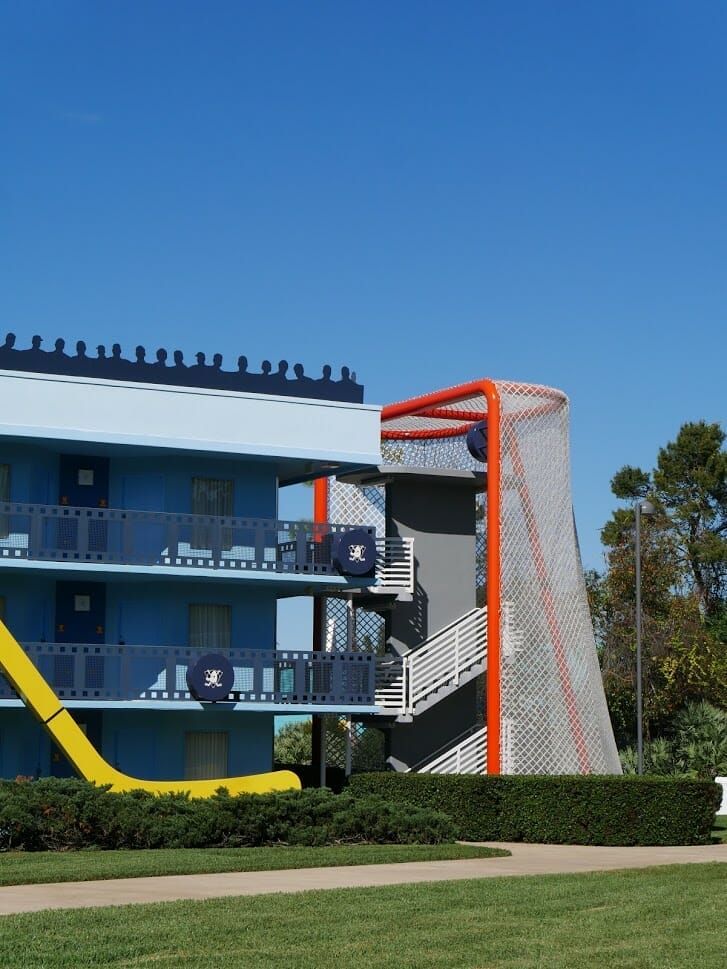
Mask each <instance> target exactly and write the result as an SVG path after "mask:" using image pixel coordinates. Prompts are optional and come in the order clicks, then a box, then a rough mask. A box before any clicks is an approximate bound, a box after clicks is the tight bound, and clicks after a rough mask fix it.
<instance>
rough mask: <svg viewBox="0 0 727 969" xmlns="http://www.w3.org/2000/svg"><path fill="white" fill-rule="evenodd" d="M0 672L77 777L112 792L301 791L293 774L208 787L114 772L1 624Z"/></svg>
mask: <svg viewBox="0 0 727 969" xmlns="http://www.w3.org/2000/svg"><path fill="white" fill-rule="evenodd" d="M0 671H2V672H3V673H4V674H5V676H6V677H7V679H8V680H9V681H10V683H11V684H12V686H13V688H14V689H15V690H16V691H17V693H18V695H19V696H20V698H21V700H22V701H23V703H24V704H25V705H26V706H27V707H28V708H29V709H30V710H32V711H33V713H34V714H35V715H36V717H37V718H38V719H39V720H40V722H41V724H42V725H43V726H44V727H45V729H46V730H47V731H48V733H49V734H50V735H51V737H52V738H53V740H54V741H55V743H56V744H57V745H58V746H59V747H60V749H61V750H62V751H63V753H64V754H65V755H66V757H67V758H68V760H69V761H70V762H71V763H72V764H73V766H74V767H75V769H76V771H77V772H78V773H79V774H80V775H81V777H85V779H86V780H87V781H92V782H93V783H94V784H110V785H111V787H110V790H112V791H116V792H121V791H138V790H142V791H151V792H152V793H154V794H169V793H172V792H177V791H179V792H188V793H189V795H190V796H191V797H212V795H213V794H214V793H215V791H216V790H217V789H218V788H220V787H226V788H227V790H228V791H229V792H230V794H243V793H244V794H267V793H269V792H271V791H286V790H290V789H295V790H300V787H301V783H300V780H299V779H298V777H297V776H296V775H295V774H294V773H293V772H292V771H288V770H278V771H269V772H268V773H265V774H250V775H249V776H247V777H220V778H217V779H215V780H208V781H145V780H141V779H140V778H138V777H129V775H128V774H122V773H121V771H118V770H116V768H114V767H112V766H111V765H110V764H109V763H108V762H107V761H105V760H104V759H103V757H102V756H101V755H100V754H99V752H98V751H97V750H96V748H95V747H94V746H93V744H92V743H91V742H90V741H89V740H88V738H87V737H86V735H85V734H84V733H83V731H82V730H81V728H80V727H79V726H78V724H77V723H76V722H75V720H74V719H73V717H72V716H71V715H70V713H69V712H68V710H67V709H66V708H65V707H64V706H63V704H62V703H61V701H60V700H59V699H58V697H57V696H56V695H55V693H54V692H53V690H52V689H51V688H50V686H49V685H48V683H47V682H46V681H45V679H44V678H43V677H42V676H41V674H40V673H39V672H38V670H37V669H36V667H35V665H34V664H33V662H32V660H31V659H30V658H29V657H28V656H27V655H26V653H25V651H24V650H23V648H22V646H21V645H20V644H19V643H18V642H17V640H16V639H15V638H14V637H13V635H12V634H11V633H10V632H9V630H8V629H7V627H6V626H5V625H4V623H2V622H0Z"/></svg>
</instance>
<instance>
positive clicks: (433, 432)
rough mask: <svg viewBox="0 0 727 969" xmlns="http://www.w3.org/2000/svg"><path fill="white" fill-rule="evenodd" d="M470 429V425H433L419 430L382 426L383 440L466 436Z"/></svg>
mask: <svg viewBox="0 0 727 969" xmlns="http://www.w3.org/2000/svg"><path fill="white" fill-rule="evenodd" d="M468 430H469V425H467V426H465V427H431V428H423V429H420V430H417V431H413V430H409V431H405V430H403V429H402V430H400V431H396V430H386V429H385V428H383V427H382V428H381V440H382V441H433V440H435V438H440V437H464V435H465V434H466V433H467V431H468Z"/></svg>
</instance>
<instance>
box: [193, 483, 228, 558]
mask: <svg viewBox="0 0 727 969" xmlns="http://www.w3.org/2000/svg"><path fill="white" fill-rule="evenodd" d="M233 486H234V482H233V481H231V480H227V479H224V478H192V514H193V515H214V516H215V517H217V518H232V505H233ZM214 540H215V529H214V528H213V527H212V526H209V525H195V526H194V528H193V530H192V547H193V548H211V547H212V546H213V545H214V543H215V541H214ZM220 540H221V547H222V548H223V549H230V548H232V529H231V528H223V529H222V530H221V535H220Z"/></svg>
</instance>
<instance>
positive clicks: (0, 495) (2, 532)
mask: <svg viewBox="0 0 727 969" xmlns="http://www.w3.org/2000/svg"><path fill="white" fill-rule="evenodd" d="M3 501H10V465H9V464H0V502H3ZM9 530H10V516H9V515H3V514H2V513H1V512H0V538H7V537H8V534H9Z"/></svg>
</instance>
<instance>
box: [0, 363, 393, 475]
mask: <svg viewBox="0 0 727 969" xmlns="http://www.w3.org/2000/svg"><path fill="white" fill-rule="evenodd" d="M379 434H380V408H379V407H375V406H372V405H368V404H354V403H346V402H340V401H327V400H314V399H305V398H297V397H282V396H281V397H278V396H274V395H267V394H266V395H262V394H251V393H239V392H234V391H225V390H210V389H201V388H195V387H173V386H166V385H160V384H141V383H130V382H124V381H118V380H116V381H114V380H92V379H90V378H84V377H69V376H61V375H52V374H36V373H18V372H14V371H0V436H2V437H4V438H6V439H10V440H18V441H25V442H34V443H36V444H40V445H44V446H47V447H50V446H52V447H54V448H57V447H59V446H62V447H63V449H64V450H66V451H69V452H72V451H76V452H78V453H89V452H90V453H93V452H94V451H98V450H103V451H104V452H105V453H108V452H109V450H112V451H113V450H114V449H119V450H121V451H124V452H126V451H128V450H129V449H139V448H143V449H144V451H145V453H148V454H152V453H157V454H170V453H183V454H189V453H195V454H205V455H208V456H216V457H220V458H231V459H240V458H245V459H246V460H256V461H265V462H266V463H270V464H273V465H274V466H275V467H276V469H277V472H278V477H279V479H280V482H281V484H287V483H293V482H296V481H304V480H307V479H309V478H314V477H318V476H320V475H321V474H335V473H337V472H339V471H345V470H348V469H350V468H353V467H358V466H360V465H362V464H373V463H376V462H378V461H379V460H380V453H379V450H380V438H379Z"/></svg>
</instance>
